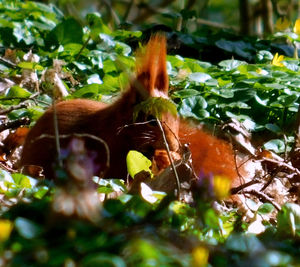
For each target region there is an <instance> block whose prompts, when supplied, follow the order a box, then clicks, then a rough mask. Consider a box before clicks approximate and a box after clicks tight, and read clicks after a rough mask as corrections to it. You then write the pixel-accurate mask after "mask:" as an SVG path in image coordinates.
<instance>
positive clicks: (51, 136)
mask: <svg viewBox="0 0 300 267" xmlns="http://www.w3.org/2000/svg"><path fill="white" fill-rule="evenodd" d="M58 137H59V138H60V139H64V138H70V137H78V138H84V137H87V138H91V139H93V140H96V141H98V142H99V143H101V144H102V145H103V146H104V148H105V152H106V164H105V167H106V170H105V171H104V173H105V172H106V171H107V170H108V169H109V167H110V150H109V147H108V144H107V143H106V141H105V140H103V139H102V138H100V137H98V136H95V135H92V134H87V133H73V134H60V135H59V136H58ZM43 138H51V139H55V138H56V136H54V135H50V134H42V135H40V136H38V137H37V138H35V139H34V140H32V141H31V142H32V143H34V142H36V141H37V140H40V139H43Z"/></svg>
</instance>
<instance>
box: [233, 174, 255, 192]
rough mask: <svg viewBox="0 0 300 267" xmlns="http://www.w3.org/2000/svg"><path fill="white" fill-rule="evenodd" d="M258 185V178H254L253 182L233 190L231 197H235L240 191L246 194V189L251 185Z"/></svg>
mask: <svg viewBox="0 0 300 267" xmlns="http://www.w3.org/2000/svg"><path fill="white" fill-rule="evenodd" d="M258 183H259V180H258V179H257V178H254V179H253V180H251V181H249V182H247V183H244V184H242V185H239V186H237V187H233V188H231V190H230V193H231V195H235V194H237V193H239V192H240V191H242V192H243V193H244V189H245V188H247V187H249V186H251V185H254V184H258Z"/></svg>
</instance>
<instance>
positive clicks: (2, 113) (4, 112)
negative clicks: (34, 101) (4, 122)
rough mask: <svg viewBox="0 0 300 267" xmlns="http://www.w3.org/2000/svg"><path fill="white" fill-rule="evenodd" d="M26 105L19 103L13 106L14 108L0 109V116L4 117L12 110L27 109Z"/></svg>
mask: <svg viewBox="0 0 300 267" xmlns="http://www.w3.org/2000/svg"><path fill="white" fill-rule="evenodd" d="M27 105H28V104H27V103H20V104H18V105H14V106H10V107H9V108H7V109H0V115H6V114H8V113H9V112H11V111H13V110H17V109H21V108H27Z"/></svg>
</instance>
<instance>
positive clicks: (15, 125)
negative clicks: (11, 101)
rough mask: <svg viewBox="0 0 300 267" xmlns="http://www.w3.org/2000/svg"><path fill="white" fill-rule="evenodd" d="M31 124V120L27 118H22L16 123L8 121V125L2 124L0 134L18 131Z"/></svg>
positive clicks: (15, 121)
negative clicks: (11, 130)
mask: <svg viewBox="0 0 300 267" xmlns="http://www.w3.org/2000/svg"><path fill="white" fill-rule="evenodd" d="M29 123H30V119H29V118H27V117H23V118H20V119H18V120H14V121H8V122H6V123H3V124H0V132H2V131H4V130H7V129H16V128H18V127H20V126H23V125H28V124H29Z"/></svg>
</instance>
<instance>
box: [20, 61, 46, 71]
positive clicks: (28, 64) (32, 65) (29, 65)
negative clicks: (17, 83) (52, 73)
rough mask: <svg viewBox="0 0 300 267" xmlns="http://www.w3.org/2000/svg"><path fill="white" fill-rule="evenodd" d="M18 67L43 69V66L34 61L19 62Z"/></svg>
mask: <svg viewBox="0 0 300 267" xmlns="http://www.w3.org/2000/svg"><path fill="white" fill-rule="evenodd" d="M18 67H19V68H22V69H29V70H43V69H44V68H43V66H41V65H39V64H37V63H35V62H25V61H23V62H20V63H18Z"/></svg>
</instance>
